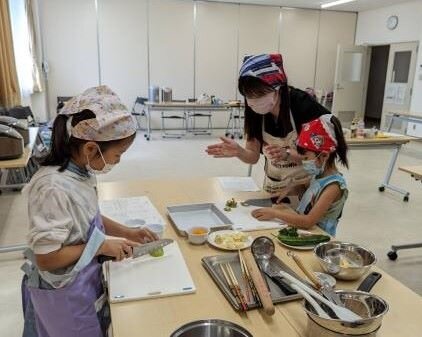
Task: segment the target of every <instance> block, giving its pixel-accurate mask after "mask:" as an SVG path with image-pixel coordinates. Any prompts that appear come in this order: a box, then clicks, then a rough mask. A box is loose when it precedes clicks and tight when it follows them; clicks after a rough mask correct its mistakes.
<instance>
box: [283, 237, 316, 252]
mask: <svg viewBox="0 0 422 337" xmlns="http://www.w3.org/2000/svg"><path fill="white" fill-rule="evenodd" d="M277 241H278V242H279V243H280V245H283V246H285V247H287V248H290V249H296V250H312V249H314V248H315V246H316V245H311V246H291V245H288V244H286V243H283V242H281V241H280V240H279V239H277Z"/></svg>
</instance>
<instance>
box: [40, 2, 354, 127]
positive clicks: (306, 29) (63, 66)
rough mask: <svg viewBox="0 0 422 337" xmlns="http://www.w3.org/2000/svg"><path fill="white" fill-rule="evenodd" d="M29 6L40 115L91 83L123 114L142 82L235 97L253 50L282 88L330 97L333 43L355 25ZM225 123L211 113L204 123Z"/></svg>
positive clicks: (107, 6) (152, 7)
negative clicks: (276, 58)
mask: <svg viewBox="0 0 422 337" xmlns="http://www.w3.org/2000/svg"><path fill="white" fill-rule="evenodd" d="M38 2H39V10H40V16H41V32H42V33H41V34H42V37H43V45H44V51H43V54H44V55H43V59H44V61H46V62H47V63H48V65H49V72H48V74H47V75H48V84H49V85H48V89H49V102H48V105H49V106H48V108H49V111H50V116H53V115H54V111H55V108H56V103H57V96H72V95H75V94H77V93H79V92H81V91H82V90H84V89H85V88H87V87H89V86H93V85H98V84H107V85H109V86H110V87H111V88H112V89H113V90H115V91H116V92H117V93H118V94H119V95H120V96H121V97H122V99H123V101H124V103H125V104H126V105H127V106H128V107H129V108H131V107H132V105H133V103H134V101H135V98H136V96H144V97H147V96H148V86H149V85H158V86H167V87H171V88H172V89H173V98H175V99H186V98H192V97H199V96H200V95H201V94H202V93H207V94H209V95H215V96H216V97H219V98H221V99H223V100H229V99H240V98H241V97H240V94H239V93H238V91H237V87H236V82H237V73H238V70H239V67H240V65H241V62H242V59H243V57H244V56H245V55H247V54H255V53H263V52H281V53H282V54H283V56H284V62H285V68H286V72H287V74H288V77H289V81H290V83H291V84H292V85H294V86H297V87H299V88H303V89H304V88H306V87H316V88H317V89H323V90H332V88H333V81H334V68H335V59H336V48H337V44H339V43H340V44H344V45H352V44H353V43H354V34H355V26H356V13H345V12H334V11H330V12H326V11H319V10H309V9H292V8H284V7H282V8H281V7H276V6H257V5H243V4H234V3H221V2H211V1H191V0H72V1H67V0H38ZM333 27H335V28H333ZM226 123H227V116H226V115H225V114H224V113H217V114H216V116H215V117H214V123H213V124H214V126H215V127H224V126H225V124H226ZM159 125H160V121H159V117H158V116H156V117H154V118H153V121H152V126H153V127H159Z"/></svg>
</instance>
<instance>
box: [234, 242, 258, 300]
mask: <svg viewBox="0 0 422 337" xmlns="http://www.w3.org/2000/svg"><path fill="white" fill-rule="evenodd" d="M239 260H240V267H241V269H242V273H243V277H244V278H245V280H246V281H247V284H248V285H249V289H250V290H251V292H252V297H253V298H254V300H255V302H256V304H258V306H261V300H260V298H259V295H258V292H257V291H256V288H255V285H254V283H253V281H252V278H251V275H250V274H249V269H248V266H247V265H246V262H245V259H244V258H243V254H242V251H240V250H239Z"/></svg>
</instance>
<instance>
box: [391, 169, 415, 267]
mask: <svg viewBox="0 0 422 337" xmlns="http://www.w3.org/2000/svg"><path fill="white" fill-rule="evenodd" d="M399 170H400V171H403V172H406V173H408V174H410V176H411V177H412V178H414V179H415V181H419V180H422V166H420V165H419V166H402V167H399ZM414 248H422V242H417V243H408V244H405V245H392V246H391V250H390V251H389V252H388V253H387V256H388V257H389V259H390V260H393V261H395V260H397V258H398V255H397V252H398V251H399V250H404V249H414Z"/></svg>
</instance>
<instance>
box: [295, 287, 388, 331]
mask: <svg viewBox="0 0 422 337" xmlns="http://www.w3.org/2000/svg"><path fill="white" fill-rule="evenodd" d="M336 293H338V294H339V296H340V299H341V300H342V301H343V303H344V305H345V307H346V308H348V309H350V310H352V311H353V312H354V313H356V314H358V315H359V316H361V317H362V318H363V319H361V320H359V321H356V322H353V323H350V322H345V321H342V320H340V319H334V318H333V319H327V318H322V317H320V316H318V314H317V313H316V312H315V311H314V309H313V307H312V306H311V305H309V303H308V302H307V301H304V302H303V307H304V309H305V311H306V313H307V314H308V317H309V319H310V320H311V321H310V322H308V336H309V337H314V336H324V337H331V336H345V335H346V336H356V335H359V336H361V335H363V336H375V334H376V332H377V331H378V329H379V328H380V327H381V324H382V319H383V317H384V315H385V314H386V313H387V312H388V304H387V302H386V301H384V300H383V299H382V298H380V297H378V296H376V295H372V294H370V293H366V292H363V291H345V290H337V291H336ZM321 307H322V308H323V309H324V310H325V311H327V313H329V312H330V309H329V308H327V307H326V306H324V305H323V304H322V305H321ZM331 313H332V312H331Z"/></svg>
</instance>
